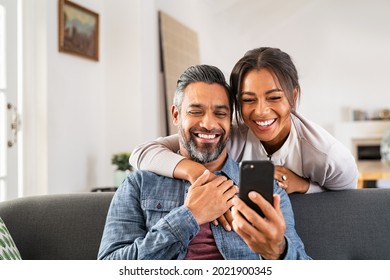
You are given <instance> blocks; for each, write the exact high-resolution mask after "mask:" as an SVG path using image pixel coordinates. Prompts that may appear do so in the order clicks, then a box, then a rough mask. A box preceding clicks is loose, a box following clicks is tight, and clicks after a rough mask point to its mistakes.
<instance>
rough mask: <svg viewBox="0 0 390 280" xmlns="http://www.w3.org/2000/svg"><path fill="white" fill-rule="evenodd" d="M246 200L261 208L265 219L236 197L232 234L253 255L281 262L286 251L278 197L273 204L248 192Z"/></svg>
mask: <svg viewBox="0 0 390 280" xmlns="http://www.w3.org/2000/svg"><path fill="white" fill-rule="evenodd" d="M249 198H250V199H251V200H252V201H253V202H254V203H256V204H257V205H258V206H259V207H260V209H261V211H262V212H263V214H264V218H262V217H261V216H260V215H259V214H257V213H256V212H255V211H254V210H252V209H251V208H250V207H249V206H247V205H246V204H245V202H243V201H242V200H241V199H240V198H239V197H237V196H235V197H234V198H233V207H232V216H233V222H232V227H233V229H234V231H235V232H236V233H237V234H238V235H239V236H241V238H242V239H243V240H244V241H245V243H246V244H247V245H248V246H249V248H251V250H252V251H253V252H255V253H257V254H260V255H261V256H262V257H263V258H265V259H269V260H275V259H280V258H281V257H282V255H283V253H284V252H285V250H286V240H285V238H284V234H285V231H286V223H285V221H284V217H283V214H282V211H281V209H280V196H279V195H277V194H275V195H274V204H273V205H271V204H270V203H269V202H268V201H267V200H266V199H265V198H263V197H262V196H261V195H260V194H258V193H257V192H254V191H252V192H250V193H249Z"/></svg>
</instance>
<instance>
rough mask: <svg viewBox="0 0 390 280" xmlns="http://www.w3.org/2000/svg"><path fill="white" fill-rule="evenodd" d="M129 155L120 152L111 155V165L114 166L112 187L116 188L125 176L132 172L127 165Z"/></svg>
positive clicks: (130, 167)
mask: <svg viewBox="0 0 390 280" xmlns="http://www.w3.org/2000/svg"><path fill="white" fill-rule="evenodd" d="M129 157H130V153H128V152H121V153H116V154H113V155H112V158H111V163H112V164H113V165H115V166H116V170H115V172H114V186H115V187H118V186H119V185H120V184H121V183H122V182H123V180H124V179H125V178H126V177H127V175H128V174H129V173H130V172H131V171H133V167H132V166H131V164H130V163H129Z"/></svg>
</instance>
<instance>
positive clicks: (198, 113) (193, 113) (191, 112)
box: [188, 111, 202, 116]
mask: <svg viewBox="0 0 390 280" xmlns="http://www.w3.org/2000/svg"><path fill="white" fill-rule="evenodd" d="M188 114H190V115H192V116H200V115H201V114H202V111H189V112H188Z"/></svg>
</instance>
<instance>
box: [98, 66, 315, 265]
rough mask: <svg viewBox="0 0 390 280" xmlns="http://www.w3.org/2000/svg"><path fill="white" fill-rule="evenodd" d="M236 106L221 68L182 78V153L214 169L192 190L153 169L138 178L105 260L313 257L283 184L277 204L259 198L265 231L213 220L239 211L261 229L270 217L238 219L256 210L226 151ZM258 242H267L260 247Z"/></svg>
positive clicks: (110, 231)
mask: <svg viewBox="0 0 390 280" xmlns="http://www.w3.org/2000/svg"><path fill="white" fill-rule="evenodd" d="M233 103H234V97H233V96H232V93H231V91H230V89H229V86H228V85H227V83H226V81H225V78H224V76H223V73H222V72H221V71H220V70H219V69H218V68H216V67H214V66H209V65H197V66H191V67H189V68H188V69H187V70H186V71H185V72H184V73H183V74H182V75H181V77H180V79H179V80H178V82H177V88H176V93H175V97H174V105H173V106H172V121H173V123H174V124H175V125H177V126H178V128H179V138H180V149H179V151H178V153H180V154H181V155H182V156H184V157H185V158H189V159H191V160H194V161H197V162H199V163H201V164H203V165H204V166H205V167H206V171H205V172H204V173H203V174H202V175H201V176H200V177H199V178H198V179H197V180H196V181H195V183H194V184H192V185H191V183H190V182H187V181H184V180H179V179H173V178H169V177H165V176H160V175H157V174H155V173H152V172H149V171H136V172H134V173H132V174H130V175H129V176H128V177H127V178H126V180H124V182H123V183H122V185H121V186H120V187H119V188H118V190H117V191H116V193H115V195H114V198H113V200H112V202H111V205H110V209H109V211H108V215H107V220H106V225H105V228H104V232H103V237H102V242H101V244H100V249H99V254H98V258H99V259H154V260H157V259H178V260H180V259H210V260H211V259H213V260H216V259H262V258H264V257H265V258H274V259H306V258H309V257H308V256H307V255H306V253H305V251H304V247H303V244H302V241H301V240H300V238H299V237H298V235H297V233H296V231H295V228H294V218H293V213H292V209H291V205H290V202H289V200H288V196H287V194H286V193H285V192H284V191H283V190H282V189H281V188H278V187H277V186H276V184H275V188H278V190H277V192H278V194H276V199H275V201H276V202H275V204H274V205H273V206H274V207H270V206H271V205H269V203H268V202H266V201H265V200H264V199H262V198H261V196H260V195H257V196H256V201H255V202H256V203H258V205H259V206H260V207H262V209H263V208H264V209H265V208H267V209H268V210H266V211H265V215H266V219H267V221H266V222H267V230H266V231H265V232H256V233H255V235H256V236H254V237H247V236H246V235H245V234H243V237H241V236H240V235H238V234H237V233H236V232H234V231H231V230H230V231H225V229H224V228H223V227H221V226H216V225H214V224H213V223H212V222H213V221H214V220H216V219H217V218H218V217H220V216H221V215H223V214H224V213H226V212H229V211H228V210H229V209H230V208H231V207H232V206H234V207H237V211H235V213H236V216H237V223H236V224H237V225H241V226H243V227H244V228H245V227H248V226H249V227H251V228H252V229H254V228H255V227H256V228H257V229H260V228H261V227H260V223H261V222H262V220H258V221H255V220H256V218H258V219H262V218H261V217H260V216H259V217H256V218H254V222H253V224H252V225H249V224H247V223H246V222H245V220H244V218H243V217H242V216H241V214H238V211H240V213H242V214H243V215H246V214H248V213H251V212H253V211H252V210H251V209H249V208H248V207H247V206H246V205H244V203H243V202H242V201H241V200H240V199H238V198H237V197H236V196H235V195H236V193H237V192H238V188H237V186H236V184H237V183H238V174H239V172H238V165H237V163H236V162H235V161H233V160H232V159H231V158H230V157H229V156H228V155H227V152H226V147H225V146H226V142H227V141H228V139H229V135H230V128H231V120H232V110H233ZM216 175H219V176H216ZM233 198H234V199H233ZM279 198H280V199H279ZM267 204H268V205H267ZM252 216H253V213H252ZM257 222H260V223H259V224H257ZM263 222H264V221H263ZM241 226H240V227H239V229H240V231H241ZM253 238H256V239H257V238H259V240H261V241H260V242H255V243H256V244H255V246H253ZM247 244H250V245H249V246H248V245H247ZM250 247H251V248H255V250H252V249H251V248H250Z"/></svg>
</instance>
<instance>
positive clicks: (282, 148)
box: [130, 47, 358, 193]
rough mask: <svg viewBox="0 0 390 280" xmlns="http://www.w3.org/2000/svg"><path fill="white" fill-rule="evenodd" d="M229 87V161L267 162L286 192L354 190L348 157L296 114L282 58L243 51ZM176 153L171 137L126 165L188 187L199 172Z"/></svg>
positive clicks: (288, 67) (291, 77) (293, 79)
mask: <svg viewBox="0 0 390 280" xmlns="http://www.w3.org/2000/svg"><path fill="white" fill-rule="evenodd" d="M230 84H231V87H232V90H233V93H235V95H236V101H237V108H236V112H237V117H236V119H237V121H236V122H234V123H233V129H232V131H233V132H232V135H231V138H230V141H229V143H228V151H229V154H230V156H231V157H233V159H235V160H237V161H242V160H271V161H272V162H273V163H274V164H275V173H274V178H275V179H276V180H277V181H278V182H279V186H280V187H282V188H284V189H286V191H287V192H288V193H293V192H300V193H310V192H319V191H323V190H344V189H352V188H356V186H357V179H358V170H357V166H356V162H355V159H354V158H353V156H352V154H351V153H350V152H349V151H348V150H347V148H346V147H345V146H343V145H342V144H341V143H340V142H339V141H337V140H336V139H335V138H334V137H333V136H331V135H330V134H329V133H328V132H327V131H326V130H325V129H323V128H321V127H320V126H319V125H317V124H315V123H313V122H311V121H309V120H307V119H305V118H304V117H303V116H301V115H299V114H298V113H297V112H296V104H297V102H298V100H299V98H300V86H299V82H298V73H297V70H296V67H295V65H294V64H293V62H292V60H291V58H290V56H289V55H288V54H286V53H284V52H283V51H281V50H279V49H277V48H268V47H266V48H257V49H253V50H250V51H248V52H247V53H246V54H245V55H244V56H243V57H242V58H241V59H240V60H239V61H238V62H237V63H236V65H235V66H234V68H233V70H232V73H231V76H230ZM178 148H179V143H178V137H177V135H173V136H168V137H165V138H159V139H157V140H156V141H153V142H150V143H146V144H143V145H141V146H139V147H137V148H136V149H135V150H134V151H133V152H132V154H131V158H130V162H131V164H132V165H133V166H136V167H137V168H138V169H148V170H150V171H153V172H155V173H159V174H162V175H165V176H174V177H176V178H181V179H186V180H189V181H190V182H192V183H193V182H194V181H195V180H196V178H198V177H199V176H200V175H201V174H202V173H203V171H204V167H203V166H202V165H200V164H198V163H195V162H192V161H190V160H188V159H184V158H183V157H181V156H180V155H178V154H176V153H172V151H177V150H178Z"/></svg>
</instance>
